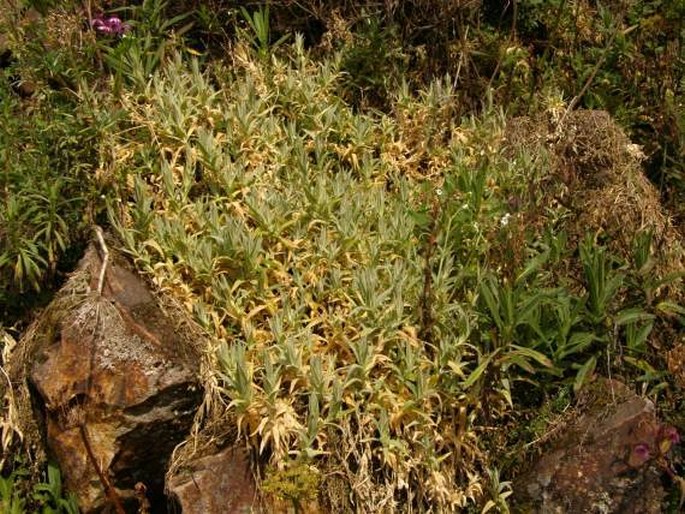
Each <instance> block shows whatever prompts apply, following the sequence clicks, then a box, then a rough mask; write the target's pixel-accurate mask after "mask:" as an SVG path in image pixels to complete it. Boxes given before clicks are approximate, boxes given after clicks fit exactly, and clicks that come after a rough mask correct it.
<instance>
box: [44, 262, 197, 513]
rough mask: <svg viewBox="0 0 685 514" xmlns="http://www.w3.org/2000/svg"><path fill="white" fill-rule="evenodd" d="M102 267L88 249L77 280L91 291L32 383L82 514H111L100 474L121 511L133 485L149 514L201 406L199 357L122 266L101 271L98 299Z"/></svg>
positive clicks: (65, 319)
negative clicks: (83, 279)
mask: <svg viewBox="0 0 685 514" xmlns="http://www.w3.org/2000/svg"><path fill="white" fill-rule="evenodd" d="M100 268H101V260H100V258H99V256H98V253H97V251H95V250H94V249H93V248H90V249H89V250H88V251H87V253H86V256H85V257H84V258H83V260H82V261H81V263H80V265H79V272H83V271H86V272H87V273H88V275H89V276H90V277H91V279H90V287H91V289H92V290H93V291H92V293H91V294H90V295H87V296H86V297H85V300H84V301H82V302H80V303H79V304H78V305H77V306H76V307H75V308H74V309H73V311H70V312H68V313H64V315H63V316H61V322H60V323H59V326H55V327H54V330H55V331H56V334H57V335H56V336H55V337H53V340H54V342H53V343H52V344H51V345H50V346H48V347H47V348H46V349H45V350H44V351H43V355H42V356H40V357H39V360H37V361H36V362H35V363H34V365H33V369H32V373H31V381H32V383H33V385H34V387H35V389H36V390H37V392H38V394H39V395H40V398H41V400H42V403H43V404H44V406H45V409H44V414H45V424H46V428H47V444H48V446H49V448H50V450H51V451H52V453H53V454H54V455H55V457H56V458H57V460H58V461H59V464H60V467H61V469H62V471H63V475H64V478H65V483H66V485H67V487H68V488H69V489H70V490H71V491H73V492H75V493H76V494H77V496H78V497H79V502H80V507H81V509H82V511H83V512H85V513H91V512H99V511H102V510H103V509H104V508H105V507H108V508H112V501H111V498H110V499H108V498H107V494H106V493H105V487H104V485H103V483H102V482H103V480H102V477H101V476H99V473H98V471H101V472H102V474H103V476H104V477H105V481H109V482H110V483H111V484H112V486H113V487H114V488H115V489H116V491H117V495H118V496H120V497H121V498H122V503H124V504H125V505H126V508H127V510H132V511H133V512H135V509H136V505H137V503H138V502H137V501H136V500H135V487H136V484H137V483H139V482H141V483H143V484H144V486H146V487H147V491H148V494H149V495H150V497H151V500H152V503H153V509H154V508H155V504H157V505H163V502H164V501H165V500H164V497H163V487H164V473H165V470H166V467H167V461H168V459H169V456H170V455H171V452H172V450H173V449H174V447H175V446H176V445H177V444H178V443H179V442H180V441H181V440H182V439H183V438H184V437H185V436H186V435H187V433H188V430H189V427H190V425H191V424H192V420H193V416H194V413H195V410H196V408H197V406H198V405H199V403H200V401H201V397H202V392H201V390H200V384H199V381H198V359H197V358H196V357H195V356H194V355H193V354H192V352H191V351H190V349H189V348H188V345H187V343H186V342H184V341H183V340H182V338H181V337H180V336H179V335H178V334H177V333H176V328H175V323H174V321H172V320H169V319H168V318H167V317H166V316H165V315H164V313H163V312H162V310H161V309H160V307H159V306H158V305H157V303H156V301H155V299H154V298H153V296H152V295H151V294H150V293H149V292H148V290H147V289H146V286H145V284H144V283H143V282H142V281H141V280H140V279H139V278H137V277H136V276H135V275H134V274H133V273H131V272H129V271H128V270H126V269H125V268H124V267H122V266H120V265H116V264H111V265H110V266H109V267H108V268H107V273H106V276H105V277H106V280H105V287H104V289H103V294H102V296H99V295H98V294H97V293H96V289H97V279H98V276H99V273H100ZM88 446H90V449H89V448H88ZM89 453H92V456H89ZM93 460H94V461H96V462H97V466H98V467H99V468H100V469H99V470H97V469H96V468H95V465H94V463H93ZM140 488H141V486H139V490H140ZM110 496H111V494H110Z"/></svg>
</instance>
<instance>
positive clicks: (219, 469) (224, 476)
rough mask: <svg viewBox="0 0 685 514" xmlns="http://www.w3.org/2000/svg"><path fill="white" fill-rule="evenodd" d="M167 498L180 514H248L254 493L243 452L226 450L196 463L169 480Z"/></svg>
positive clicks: (252, 505)
mask: <svg viewBox="0 0 685 514" xmlns="http://www.w3.org/2000/svg"><path fill="white" fill-rule="evenodd" d="M167 487H168V494H169V496H170V499H171V500H172V501H174V502H175V503H176V504H177V506H178V507H179V508H180V511H181V512H182V513H183V514H248V513H251V512H254V511H255V510H258V509H257V507H258V502H257V491H256V487H255V482H254V479H253V477H252V472H251V470H250V466H249V462H248V459H247V456H246V454H245V452H244V451H242V450H240V449H237V448H227V449H224V450H221V451H219V452H218V453H216V454H213V455H209V456H206V457H201V458H198V459H195V460H193V461H191V462H190V463H188V464H187V465H186V466H184V468H183V469H182V470H179V472H178V473H177V474H175V475H174V476H172V477H171V478H170V479H169V480H168V486H167Z"/></svg>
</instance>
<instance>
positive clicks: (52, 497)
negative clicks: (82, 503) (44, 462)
mask: <svg viewBox="0 0 685 514" xmlns="http://www.w3.org/2000/svg"><path fill="white" fill-rule="evenodd" d="M25 478H26V477H25V476H23V475H22V473H21V472H20V471H15V472H13V473H11V474H10V475H9V476H7V477H1V476H0V511H1V512H3V513H6V514H24V513H27V512H35V513H37V514H78V513H79V508H78V504H77V503H76V497H75V496H74V495H73V494H67V495H65V493H64V491H63V490H62V478H61V475H60V472H59V469H58V468H57V467H55V466H54V465H53V464H49V465H48V467H47V476H46V477H45V478H46V480H45V482H41V483H38V484H35V485H33V487H32V489H31V490H30V491H29V492H28V493H25V492H24V491H23V490H22V488H24V487H25V486H27V483H26V482H25Z"/></svg>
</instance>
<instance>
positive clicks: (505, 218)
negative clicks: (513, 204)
mask: <svg viewBox="0 0 685 514" xmlns="http://www.w3.org/2000/svg"><path fill="white" fill-rule="evenodd" d="M510 219H511V214H509V213H506V214H505V215H504V216H502V219H501V220H499V224H500V226H502V227H506V226H507V225H508V224H509V220H510Z"/></svg>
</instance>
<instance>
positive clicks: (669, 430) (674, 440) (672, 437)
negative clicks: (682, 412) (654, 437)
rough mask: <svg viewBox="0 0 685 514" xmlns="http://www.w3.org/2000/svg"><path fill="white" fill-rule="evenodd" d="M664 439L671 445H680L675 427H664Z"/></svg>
mask: <svg viewBox="0 0 685 514" xmlns="http://www.w3.org/2000/svg"><path fill="white" fill-rule="evenodd" d="M664 437H666V438H667V439H668V440H669V441H671V444H678V443H680V434H679V433H678V430H676V428H675V427H671V426H668V427H665V428H664Z"/></svg>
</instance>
